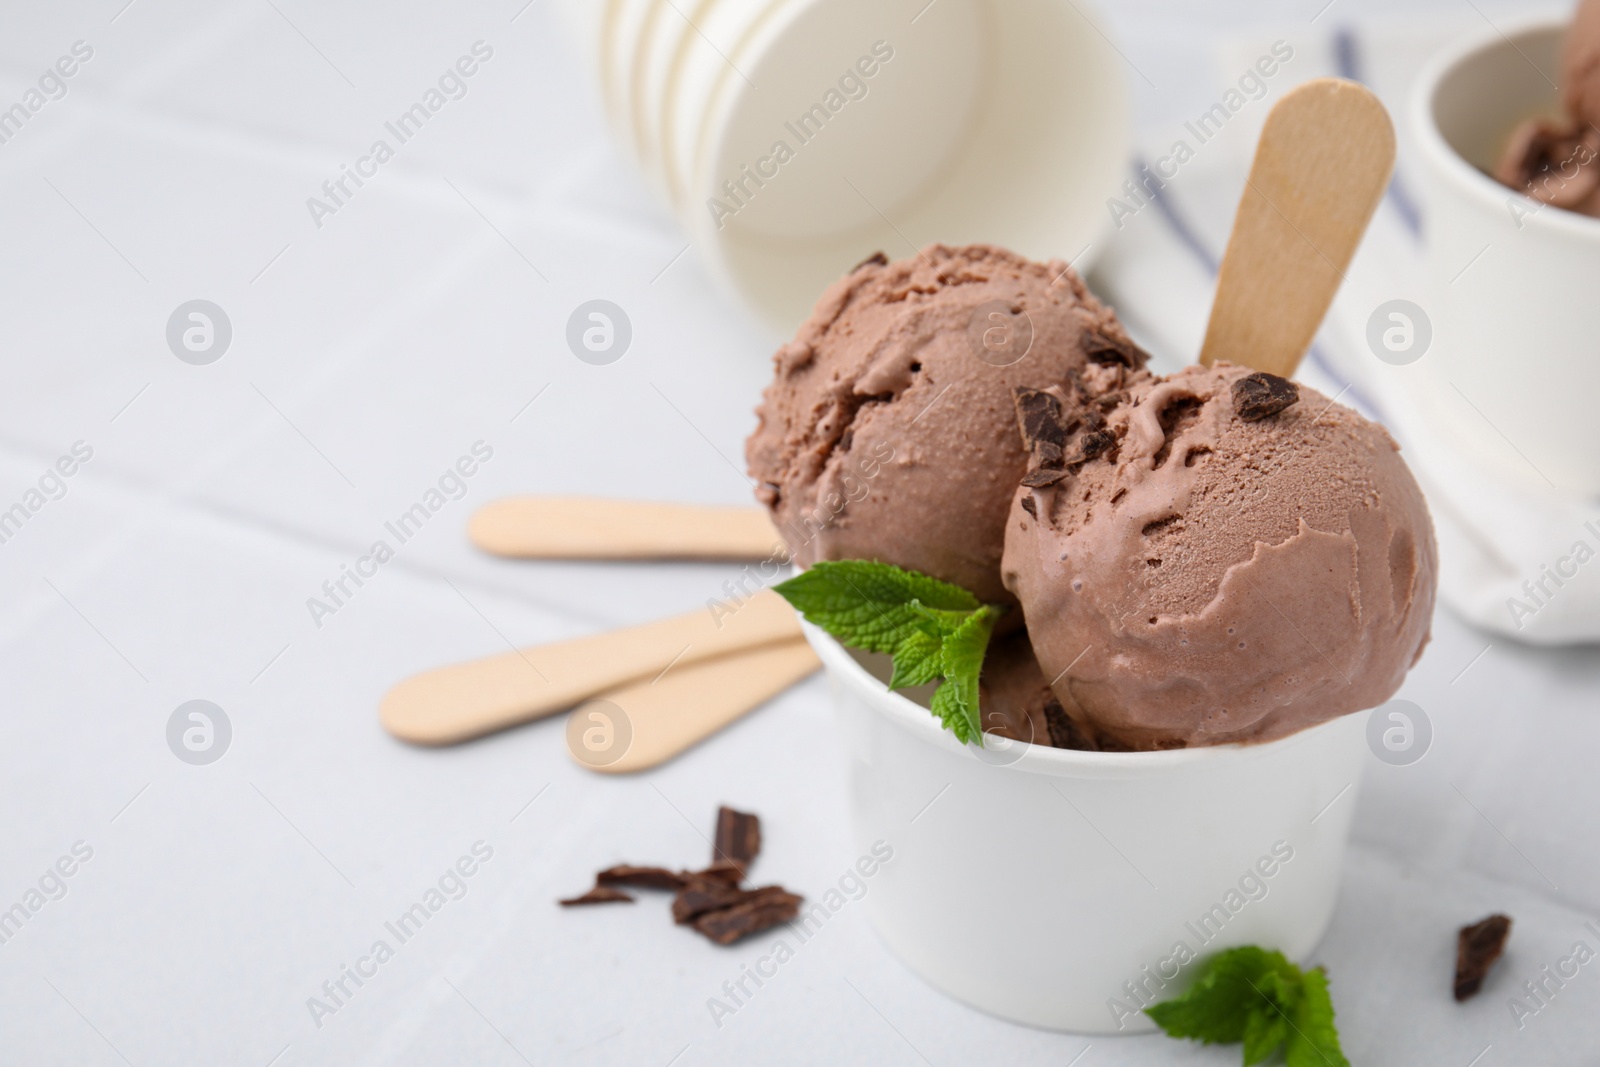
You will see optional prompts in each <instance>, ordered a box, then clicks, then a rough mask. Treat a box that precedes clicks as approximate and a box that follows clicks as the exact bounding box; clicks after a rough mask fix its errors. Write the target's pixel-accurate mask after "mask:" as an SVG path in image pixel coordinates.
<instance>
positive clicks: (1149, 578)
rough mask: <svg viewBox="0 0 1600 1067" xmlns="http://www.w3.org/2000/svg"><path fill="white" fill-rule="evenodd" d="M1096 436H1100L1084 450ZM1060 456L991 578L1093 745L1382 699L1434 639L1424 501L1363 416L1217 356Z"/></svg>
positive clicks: (1293, 727)
mask: <svg viewBox="0 0 1600 1067" xmlns="http://www.w3.org/2000/svg"><path fill="white" fill-rule="evenodd" d="M1055 392H1056V391H1055V390H1052V394H1054V393H1055ZM1029 402H1030V401H1029V398H1028V397H1027V396H1020V397H1019V405H1018V406H1019V411H1022V412H1024V413H1025V412H1026V408H1027V405H1028V403H1029ZM1032 403H1034V404H1037V401H1036V400H1035V401H1032ZM1062 406H1063V409H1065V408H1066V406H1067V405H1065V404H1063V405H1062ZM1024 426H1025V427H1026V420H1024ZM1093 433H1106V434H1108V435H1109V436H1110V437H1111V438H1112V440H1113V442H1114V443H1113V444H1112V446H1111V447H1109V448H1105V449H1102V450H1100V451H1098V452H1097V453H1096V454H1095V455H1094V456H1093V457H1092V458H1090V457H1087V456H1085V454H1084V450H1083V449H1082V448H1081V447H1080V442H1081V441H1082V439H1083V438H1085V437H1086V436H1088V435H1089V434H1093ZM1063 451H1064V453H1065V454H1066V455H1067V457H1068V460H1067V462H1065V463H1064V464H1063V468H1062V473H1061V476H1060V477H1059V478H1057V479H1055V480H1053V481H1051V482H1050V483H1049V484H1046V485H1039V484H1034V485H1033V486H1031V487H1030V485H1029V484H1028V480H1025V481H1024V483H1023V485H1022V487H1021V488H1020V489H1019V490H1018V491H1017V493H1016V496H1015V500H1014V502H1013V507H1012V511H1011V517H1010V521H1009V524H1008V525H1007V528H1006V544H1005V555H1004V560H1003V564H1002V571H1003V574H1004V577H1005V582H1006V585H1007V587H1008V588H1009V589H1010V590H1011V591H1012V592H1013V593H1014V594H1015V595H1016V596H1017V598H1018V600H1019V601H1020V602H1021V605H1022V610H1023V613H1024V615H1025V616H1026V620H1027V629H1028V635H1029V637H1030V638H1031V640H1032V645H1033V650H1034V652H1035V653H1036V655H1037V657H1038V662H1039V665H1040V667H1041V668H1042V669H1043V674H1044V676H1045V677H1046V678H1049V679H1052V680H1053V681H1052V689H1053V691H1054V693H1055V695H1056V696H1057V698H1058V699H1059V700H1060V702H1061V705H1062V708H1063V709H1064V711H1065V713H1066V714H1067V715H1068V716H1069V717H1070V718H1071V719H1072V720H1073V721H1074V723H1075V724H1077V725H1078V726H1079V727H1080V728H1081V729H1082V730H1083V732H1084V733H1085V734H1087V735H1088V736H1089V737H1090V738H1092V739H1093V741H1094V743H1095V744H1096V745H1097V746H1099V747H1103V748H1104V747H1124V746H1125V747H1131V748H1136V749H1150V748H1173V747H1183V746H1188V745H1204V744H1220V743H1225V742H1232V741H1266V740H1271V739H1274V738H1278V737H1283V736H1285V735H1287V734H1290V733H1293V732H1295V731H1297V730H1300V729H1303V728H1305V727H1308V726H1312V725H1315V724H1316V723H1319V722H1322V721H1324V720H1327V719H1332V718H1334V717H1336V716H1339V715H1344V714H1347V713H1350V712H1354V711H1360V710H1363V709H1366V708H1371V707H1376V706H1377V705H1379V704H1381V703H1383V702H1384V701H1385V700H1387V699H1388V698H1389V697H1390V696H1392V695H1393V694H1394V692H1395V690H1396V689H1397V688H1398V687H1399V685H1400V683H1401V681H1402V679H1403V678H1404V677H1405V674H1406V671H1407V669H1408V668H1409V667H1410V666H1411V665H1412V663H1413V662H1414V661H1415V660H1416V658H1417V657H1418V655H1419V654H1420V652H1421V650H1422V647H1423V645H1424V644H1425V643H1426V642H1427V639H1428V633H1429V626H1430V622H1431V619H1432V615H1433V603H1434V586H1435V572H1436V570H1437V557H1436V550H1435V547H1434V539H1433V528H1432V525H1431V523H1430V521H1429V518H1428V511H1427V507H1426V505H1425V504H1424V502H1423V497H1422V493H1421V491H1420V490H1419V489H1418V487H1417V484H1416V482H1415V480H1414V479H1413V478H1412V476H1411V473H1410V471H1409V470H1408V469H1407V468H1406V466H1405V464H1404V462H1403V461H1402V460H1401V459H1400V455H1399V449H1398V446H1397V445H1396V444H1395V443H1394V441H1393V440H1392V439H1391V438H1390V437H1389V435H1388V434H1387V433H1386V432H1385V431H1384V430H1383V428H1382V427H1380V426H1378V425H1377V424H1375V423H1372V422H1369V421H1367V420H1366V419H1364V418H1362V417H1361V416H1360V415H1359V414H1357V413H1356V412H1354V411H1351V410H1350V409H1348V408H1345V407H1342V406H1340V405H1338V404H1334V403H1332V402H1330V401H1329V400H1328V399H1327V398H1326V397H1323V396H1322V395H1321V394H1319V393H1317V392H1315V391H1313V390H1311V389H1308V388H1306V387H1304V386H1296V385H1294V384H1293V383H1290V382H1288V381H1285V380H1284V379H1282V378H1277V377H1274V376H1272V375H1265V374H1260V373H1254V372H1252V371H1250V370H1249V369H1248V368H1245V367H1237V366H1233V365H1230V364H1227V363H1220V362H1219V363H1217V364H1216V365H1215V366H1214V367H1209V368H1206V367H1198V366H1196V367H1189V368H1186V369H1185V370H1183V371H1180V372H1178V373H1177V374H1174V375H1171V376H1170V377H1167V378H1160V377H1155V376H1152V375H1149V374H1147V373H1139V374H1137V375H1134V376H1133V378H1132V380H1131V381H1130V382H1129V383H1128V386H1127V395H1126V397H1125V399H1124V400H1123V402H1121V403H1119V404H1118V405H1116V406H1115V408H1114V409H1112V410H1111V411H1110V412H1109V413H1108V414H1107V415H1106V418H1105V428H1104V430H1100V431H1097V430H1094V429H1092V428H1090V427H1089V426H1088V425H1087V424H1085V425H1083V426H1080V427H1079V428H1077V429H1075V430H1073V431H1071V432H1070V433H1069V434H1068V436H1067V438H1066V443H1065V446H1064V448H1063ZM1043 480H1044V479H1042V478H1035V479H1032V481H1033V482H1034V483H1038V482H1040V481H1043Z"/></svg>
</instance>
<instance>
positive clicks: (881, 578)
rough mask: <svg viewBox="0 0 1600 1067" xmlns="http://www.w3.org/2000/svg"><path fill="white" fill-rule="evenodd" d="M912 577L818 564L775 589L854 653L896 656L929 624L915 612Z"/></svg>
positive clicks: (866, 565)
mask: <svg viewBox="0 0 1600 1067" xmlns="http://www.w3.org/2000/svg"><path fill="white" fill-rule="evenodd" d="M911 577H912V576H911V574H910V572H908V571H902V570H901V569H900V568H899V567H891V566H889V565H888V564H886V563H872V562H868V561H866V560H836V561H825V562H821V563H814V564H812V565H811V566H810V567H809V568H807V569H806V570H804V571H802V572H801V573H799V574H797V575H795V576H794V577H793V578H790V579H789V580H787V581H785V582H780V583H779V584H778V585H776V586H774V587H773V588H774V589H775V590H776V591H777V593H778V594H779V595H780V596H782V597H783V598H784V599H785V600H787V601H788V602H789V603H790V604H791V605H793V606H794V609H795V610H796V611H798V612H799V613H800V614H801V615H803V616H805V619H806V621H807V622H810V623H813V624H814V625H816V626H820V627H821V628H822V629H824V630H826V631H827V632H828V633H829V634H831V635H833V636H834V637H836V638H838V639H839V640H840V641H841V642H842V643H844V644H846V645H849V646H850V647H851V648H860V649H865V650H866V651H868V652H883V653H892V652H894V650H895V648H896V647H897V646H899V644H900V642H901V641H903V640H905V638H906V636H907V635H908V634H911V633H914V632H917V631H924V632H925V631H926V630H927V629H928V628H929V625H930V624H929V622H928V619H927V617H926V616H925V615H923V614H922V612H920V611H919V610H918V609H917V607H916V604H917V598H916V594H915V592H914V591H913V586H914V583H913V582H912V581H911V580H910V579H911ZM928 581H932V579H928ZM941 584H942V583H941ZM952 588H954V587H952Z"/></svg>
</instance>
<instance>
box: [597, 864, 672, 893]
mask: <svg viewBox="0 0 1600 1067" xmlns="http://www.w3.org/2000/svg"><path fill="white" fill-rule="evenodd" d="M594 880H595V884H596V885H633V886H638V887H640V888H641V889H681V888H683V881H684V878H683V875H682V874H680V873H678V872H677V871H669V870H667V869H666V868H665V867H633V866H630V865H629V864H626V863H622V864H618V865H617V866H615V867H607V868H606V869H605V870H603V871H601V872H600V873H599V874H597V875H595V876H594Z"/></svg>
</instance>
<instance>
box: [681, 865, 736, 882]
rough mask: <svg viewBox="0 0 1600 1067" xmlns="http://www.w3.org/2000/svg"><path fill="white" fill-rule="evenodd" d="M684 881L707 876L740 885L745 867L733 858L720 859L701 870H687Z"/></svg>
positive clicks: (718, 880)
mask: <svg viewBox="0 0 1600 1067" xmlns="http://www.w3.org/2000/svg"><path fill="white" fill-rule="evenodd" d="M683 878H684V883H685V884H687V883H688V882H689V881H691V880H693V879H695V878H706V879H710V880H712V881H717V882H727V883H728V884H729V885H738V884H739V883H740V882H742V881H744V868H743V867H741V866H739V865H738V864H737V863H734V862H733V861H731V860H718V861H717V862H715V863H713V864H712V865H711V866H709V867H707V868H705V869H704V870H700V871H685V872H684V875H683Z"/></svg>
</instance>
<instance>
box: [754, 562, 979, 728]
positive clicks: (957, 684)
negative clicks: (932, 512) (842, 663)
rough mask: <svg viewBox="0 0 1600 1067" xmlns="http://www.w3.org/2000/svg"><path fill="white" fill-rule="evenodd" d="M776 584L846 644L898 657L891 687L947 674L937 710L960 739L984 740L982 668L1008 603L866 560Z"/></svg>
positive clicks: (829, 565) (822, 566)
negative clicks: (992, 601)
mask: <svg viewBox="0 0 1600 1067" xmlns="http://www.w3.org/2000/svg"><path fill="white" fill-rule="evenodd" d="M773 588H774V589H775V590H777V592H778V593H779V595H781V596H782V597H783V598H784V599H785V600H787V601H788V602H789V603H790V604H791V605H793V606H794V609H795V610H796V611H798V612H799V613H800V614H801V615H802V616H804V617H805V620H806V621H807V622H809V623H811V624H813V625H815V626H818V627H821V628H822V629H823V630H826V631H827V632H828V633H829V634H830V635H832V636H833V637H835V638H837V639H838V640H839V642H840V643H841V644H845V645H849V646H850V647H851V648H859V649H862V650H864V651H867V652H881V653H884V654H886V655H890V656H893V657H894V674H893V676H892V677H890V679H889V688H890V689H904V688H906V687H907V686H913V685H925V684H927V683H928V682H932V681H935V680H937V679H943V682H942V683H941V684H940V685H939V688H938V689H936V690H934V694H933V702H932V710H933V713H934V714H935V715H937V716H938V717H939V720H940V722H942V723H943V724H944V728H945V729H947V730H949V731H950V732H951V733H953V734H955V735H956V740H958V741H960V742H962V743H963V744H966V743H968V742H977V743H978V744H980V745H981V744H982V743H983V729H982V726H981V725H980V723H981V720H980V718H979V712H978V673H979V671H981V670H982V668H983V655H984V653H985V652H986V651H987V650H988V648H989V635H990V634H992V633H993V632H994V624H995V620H996V619H998V618H999V617H1000V613H1001V612H1002V611H1004V610H1005V609H1004V608H1002V607H998V606H996V605H993V604H984V603H982V602H980V601H979V600H978V598H977V597H975V596H973V595H972V594H971V593H969V592H967V591H966V590H965V589H963V588H961V587H960V586H959V585H952V584H950V583H949V582H941V581H940V580H939V579H937V578H932V577H929V576H928V575H926V574H919V573H917V572H916V571H908V570H902V569H901V568H899V567H895V566H892V565H890V564H888V563H878V562H875V561H872V560H863V559H844V560H828V561H823V562H820V563H813V564H812V565H811V566H810V567H809V568H807V569H806V570H805V571H803V572H801V573H800V574H797V575H795V576H794V577H793V578H790V579H789V580H788V581H786V582H781V583H779V584H778V585H776V586H774V587H773Z"/></svg>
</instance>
